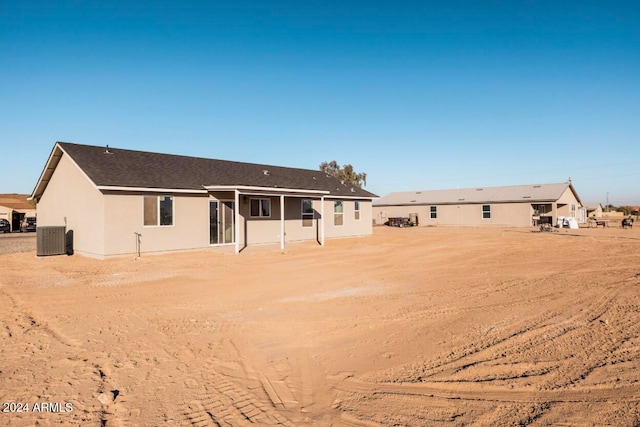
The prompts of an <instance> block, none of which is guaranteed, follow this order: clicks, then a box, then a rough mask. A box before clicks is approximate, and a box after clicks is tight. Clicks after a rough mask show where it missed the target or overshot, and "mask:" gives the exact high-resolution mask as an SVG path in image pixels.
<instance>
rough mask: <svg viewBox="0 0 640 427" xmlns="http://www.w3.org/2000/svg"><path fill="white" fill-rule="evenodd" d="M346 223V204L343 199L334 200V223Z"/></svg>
mask: <svg viewBox="0 0 640 427" xmlns="http://www.w3.org/2000/svg"><path fill="white" fill-rule="evenodd" d="M342 224H344V206H343V205H342V201H336V202H333V225H342Z"/></svg>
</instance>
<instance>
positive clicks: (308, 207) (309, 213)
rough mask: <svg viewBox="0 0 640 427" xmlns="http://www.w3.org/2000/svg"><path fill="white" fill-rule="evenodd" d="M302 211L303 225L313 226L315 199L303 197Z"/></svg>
mask: <svg viewBox="0 0 640 427" xmlns="http://www.w3.org/2000/svg"><path fill="white" fill-rule="evenodd" d="M301 211H302V226H303V227H313V200H311V199H302V202H301Z"/></svg>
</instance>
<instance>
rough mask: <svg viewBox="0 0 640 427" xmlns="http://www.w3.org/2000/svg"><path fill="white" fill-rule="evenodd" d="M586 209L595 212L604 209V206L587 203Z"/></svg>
mask: <svg viewBox="0 0 640 427" xmlns="http://www.w3.org/2000/svg"><path fill="white" fill-rule="evenodd" d="M584 207H585V208H586V209H587V210H589V211H595V210H596V209H598V208H602V204H600V203H585V204H584Z"/></svg>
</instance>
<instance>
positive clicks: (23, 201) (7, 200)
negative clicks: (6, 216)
mask: <svg viewBox="0 0 640 427" xmlns="http://www.w3.org/2000/svg"><path fill="white" fill-rule="evenodd" d="M28 198H29V195H28V194H15V193H12V194H0V206H3V207H5V208H9V209H13V210H32V209H35V208H36V207H35V206H34V205H33V204H31V203H29V201H28V200H27V199H28Z"/></svg>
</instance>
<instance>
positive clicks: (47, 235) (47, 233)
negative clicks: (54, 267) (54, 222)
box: [36, 226, 67, 256]
mask: <svg viewBox="0 0 640 427" xmlns="http://www.w3.org/2000/svg"><path fill="white" fill-rule="evenodd" d="M66 234H67V233H66V227H64V226H44V227H43V226H38V228H37V229H36V253H37V255H38V256H49V255H64V254H66V253H67V251H66Z"/></svg>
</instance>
